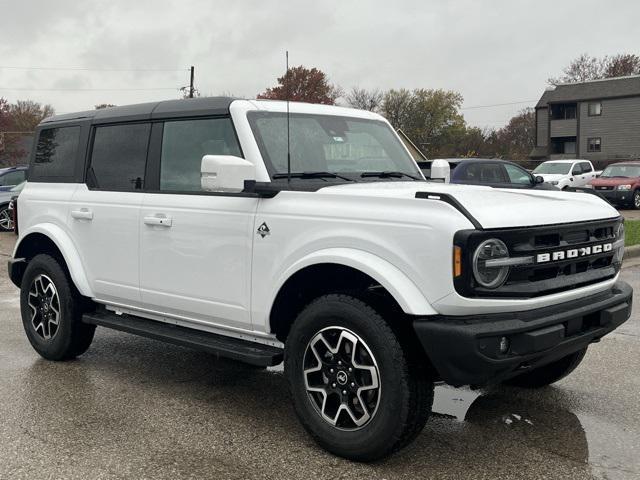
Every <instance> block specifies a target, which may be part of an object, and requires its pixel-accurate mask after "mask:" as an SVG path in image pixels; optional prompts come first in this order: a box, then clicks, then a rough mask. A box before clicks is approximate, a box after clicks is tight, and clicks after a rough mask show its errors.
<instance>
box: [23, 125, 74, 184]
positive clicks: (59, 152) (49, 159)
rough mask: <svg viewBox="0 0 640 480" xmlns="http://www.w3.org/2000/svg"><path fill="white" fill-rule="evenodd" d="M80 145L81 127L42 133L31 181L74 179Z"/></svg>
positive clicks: (49, 129) (45, 130) (53, 129)
mask: <svg viewBox="0 0 640 480" xmlns="http://www.w3.org/2000/svg"><path fill="white" fill-rule="evenodd" d="M79 144H80V127H60V128H47V129H44V130H41V131H40V136H39V137H38V143H37V145H36V154H35V157H34V160H33V164H32V166H31V169H32V170H31V174H30V178H29V179H30V180H36V181H37V180H41V181H44V180H47V179H56V178H58V179H62V178H72V177H73V174H74V171H75V165H76V160H77V156H78V146H79Z"/></svg>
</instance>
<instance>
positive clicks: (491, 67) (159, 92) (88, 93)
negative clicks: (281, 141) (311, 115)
mask: <svg viewBox="0 0 640 480" xmlns="http://www.w3.org/2000/svg"><path fill="white" fill-rule="evenodd" d="M638 18H640V2H638V1H637V0H627V1H611V0H609V1H608V2H602V1H591V0H581V1H577V0H571V1H568V0H554V1H547V0H530V1H524V0H523V1H519V0H511V1H503V0H495V1H489V0H484V1H479V0H476V1H471V0H465V1H462V0H461V1H428V0H422V1H417V0H395V1H389V0H386V1H381V0H371V1H357V0H351V1H349V0H316V1H308V0H297V1H293V0H286V1H285V0H279V1H275V0H261V1H258V0H251V1H250V0H235V1H228V0H215V1H213V0H210V1H204V0H180V1H177V0H176V1H166V0H154V1H141V0H136V1H133V0H129V1H124V0H108V1H95V0H84V1H81V2H80V1H67V0H55V1H45V0H41V1H35V0H23V1H21V2H18V1H16V0H0V96H4V97H5V98H7V99H8V100H10V101H15V100H17V99H33V100H37V101H40V102H45V103H51V104H52V105H53V106H54V108H55V109H56V110H57V111H58V112H70V111H75V110H86V109H88V108H93V106H94V105H95V104H98V103H115V104H127V103H136V102H144V101H152V100H159V99H166V98H177V97H178V96H179V93H178V91H177V90H178V88H179V87H181V86H184V85H187V84H188V72H187V69H188V67H189V65H194V66H195V67H196V86H197V88H198V89H199V90H200V91H201V92H202V93H203V94H205V95H219V94H223V93H225V94H226V93H231V94H234V95H237V96H244V97H247V98H249V97H255V95H256V94H257V93H258V92H260V91H262V90H264V89H265V87H268V86H272V85H273V84H274V83H275V79H276V77H278V76H280V75H281V74H282V73H283V70H284V51H285V50H286V49H288V50H289V51H290V63H291V65H292V66H293V65H300V64H302V65H305V66H308V67H311V66H314V67H317V68H320V69H321V70H323V71H324V72H326V73H327V74H328V75H329V77H330V79H331V81H332V82H334V83H337V84H339V85H341V86H342V87H343V88H345V90H348V89H349V88H350V87H352V86H360V87H365V88H381V89H388V88H402V87H404V88H417V87H424V88H444V89H451V90H456V91H458V92H460V93H461V94H462V95H463V96H464V110H463V113H464V115H465V118H466V119H467V121H468V122H469V123H470V124H472V125H477V126H490V127H500V126H502V125H504V124H505V123H506V122H507V121H508V119H509V118H510V117H511V116H512V115H513V114H515V113H517V112H518V111H519V110H520V109H521V108H523V107H525V106H528V105H533V104H534V103H535V100H536V99H537V98H538V97H539V96H540V94H541V93H542V91H543V90H544V88H545V86H546V79H547V78H548V77H549V76H552V75H556V74H559V73H560V71H561V70H562V68H563V67H564V66H565V65H566V64H567V63H568V62H569V61H570V60H571V59H572V58H574V57H576V56H578V55H580V54H581V53H583V52H586V53H589V54H592V55H605V54H614V53H619V52H629V53H640V28H638ZM6 67H76V68H79V67H82V68H86V69H131V68H139V69H149V70H154V69H169V70H174V71H137V72H129V71H91V70H36V69H31V70H23V69H12V68H6ZM134 88H135V89H144V90H136V91H126V90H123V89H134ZM36 89H38V90H36ZM56 89H57V90H56ZM82 89H84V90H82ZM152 89H154V90H152ZM512 102H523V103H518V104H516V105H507V106H501V107H487V108H469V107H477V106H484V105H493V104H500V103H512Z"/></svg>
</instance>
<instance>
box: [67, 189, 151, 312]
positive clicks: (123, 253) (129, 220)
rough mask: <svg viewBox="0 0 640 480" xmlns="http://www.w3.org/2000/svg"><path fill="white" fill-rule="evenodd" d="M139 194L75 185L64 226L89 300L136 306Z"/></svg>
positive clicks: (137, 301)
mask: <svg viewBox="0 0 640 480" xmlns="http://www.w3.org/2000/svg"><path fill="white" fill-rule="evenodd" d="M143 195H144V194H143V193H139V192H109V191H98V190H89V189H88V188H87V186H86V185H85V184H80V185H78V187H77V189H76V191H75V193H74V195H73V199H72V201H71V205H70V210H69V217H68V224H69V231H70V234H71V237H72V238H73V240H74V242H75V244H76V247H77V249H78V255H79V256H80V260H81V262H82V264H83V265H84V268H85V272H86V275H87V278H88V279H89V284H90V286H91V290H92V292H93V297H94V298H96V299H97V300H101V301H106V302H127V303H129V304H131V305H139V304H140V285H139V283H140V278H139V269H138V255H139V245H138V235H139V227H140V222H139V216H140V204H141V203H142V196H143Z"/></svg>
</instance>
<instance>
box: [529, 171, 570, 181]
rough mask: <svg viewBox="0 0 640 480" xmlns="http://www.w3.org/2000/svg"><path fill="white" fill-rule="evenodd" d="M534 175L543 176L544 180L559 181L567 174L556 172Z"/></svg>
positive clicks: (536, 174)
mask: <svg viewBox="0 0 640 480" xmlns="http://www.w3.org/2000/svg"><path fill="white" fill-rule="evenodd" d="M534 175H535V176H536V177H542V178H544V181H545V182H553V181H556V182H558V181H560V180H562V179H564V178H567V177H568V176H569V175H568V174H566V175H561V174H557V173H534Z"/></svg>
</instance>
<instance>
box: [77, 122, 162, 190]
mask: <svg viewBox="0 0 640 480" xmlns="http://www.w3.org/2000/svg"><path fill="white" fill-rule="evenodd" d="M150 131H151V124H150V123H134V124H127V125H125V124H123V125H108V126H104V127H96V129H95V132H94V136H93V148H92V150H91V163H90V164H89V170H88V172H87V183H88V184H89V186H90V187H92V188H97V189H100V190H116V191H135V190H141V189H142V188H143V186H144V185H143V184H144V172H145V167H146V163H147V149H148V146H149V133H150Z"/></svg>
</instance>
